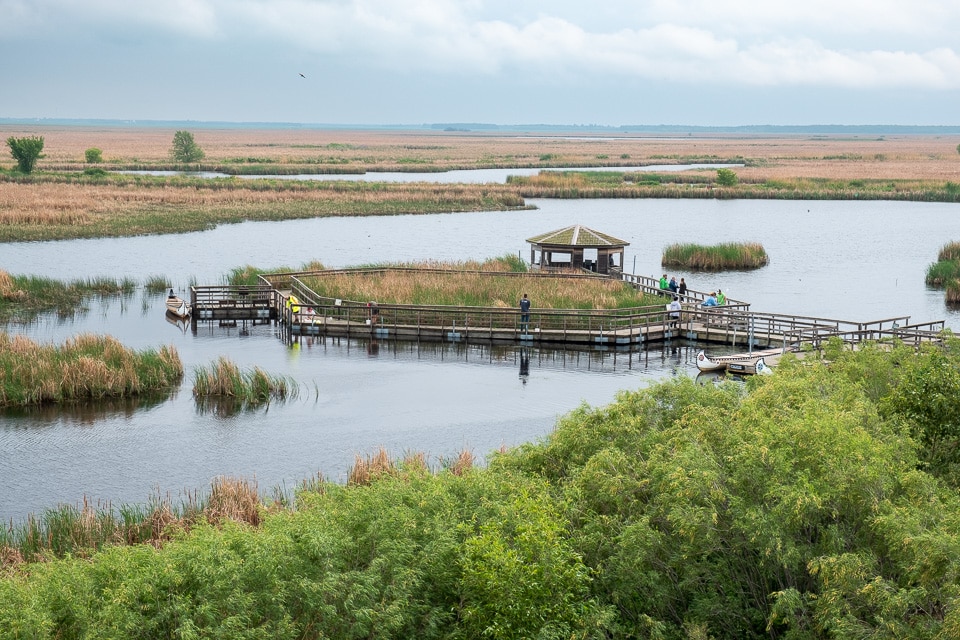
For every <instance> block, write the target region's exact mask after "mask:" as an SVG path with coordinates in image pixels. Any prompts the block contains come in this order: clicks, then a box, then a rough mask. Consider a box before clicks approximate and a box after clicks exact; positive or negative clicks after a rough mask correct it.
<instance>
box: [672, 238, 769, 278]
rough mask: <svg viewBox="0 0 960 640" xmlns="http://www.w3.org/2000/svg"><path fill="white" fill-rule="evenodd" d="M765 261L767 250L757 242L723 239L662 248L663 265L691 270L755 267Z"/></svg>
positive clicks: (762, 264) (767, 260) (729, 269)
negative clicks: (707, 242)
mask: <svg viewBox="0 0 960 640" xmlns="http://www.w3.org/2000/svg"><path fill="white" fill-rule="evenodd" d="M767 262H769V258H767V252H766V250H764V248H763V245H761V244H759V243H756V242H752V243H743V242H725V243H722V244H718V245H712V246H706V245H700V244H689V243H688V244H672V245H670V246H668V247H667V248H665V249H664V250H663V258H662V259H661V263H662V265H663V266H664V267H674V268H682V269H691V270H694V271H731V270H737V269H758V268H760V267H762V266H764V265H766V264H767Z"/></svg>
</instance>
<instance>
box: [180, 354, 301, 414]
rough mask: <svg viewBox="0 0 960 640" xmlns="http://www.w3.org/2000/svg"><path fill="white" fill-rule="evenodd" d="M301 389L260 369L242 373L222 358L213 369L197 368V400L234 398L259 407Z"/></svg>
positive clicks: (194, 389)
mask: <svg viewBox="0 0 960 640" xmlns="http://www.w3.org/2000/svg"><path fill="white" fill-rule="evenodd" d="M297 390H298V386H297V385H296V384H294V383H292V382H291V381H290V380H289V379H288V378H286V377H284V376H272V375H270V374H268V373H266V372H265V371H263V370H262V369H260V368H259V367H254V368H252V369H249V370H246V371H242V370H241V369H240V368H239V367H238V366H237V365H236V364H234V363H233V362H232V361H231V360H230V359H229V358H227V357H225V356H221V357H220V358H219V359H218V360H217V361H216V363H214V364H213V365H212V366H210V367H209V368H208V367H204V366H200V367H197V368H196V370H195V373H194V382H193V395H194V397H195V398H198V399H204V398H230V399H234V400H236V401H238V402H240V403H242V404H243V405H244V406H248V407H256V406H260V405H263V404H266V403H268V402H270V401H271V400H284V399H286V398H288V397H291V396H295V395H296V393H297Z"/></svg>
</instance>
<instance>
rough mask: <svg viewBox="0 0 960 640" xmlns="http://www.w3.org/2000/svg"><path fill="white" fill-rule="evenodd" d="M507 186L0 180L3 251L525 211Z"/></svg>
mask: <svg viewBox="0 0 960 640" xmlns="http://www.w3.org/2000/svg"><path fill="white" fill-rule="evenodd" d="M524 207H525V204H524V201H523V198H522V197H521V196H519V195H518V194H517V193H516V190H515V189H514V188H512V187H508V186H507V185H442V184H441V185H436V184H430V183H406V184H397V183H375V182H359V181H358V182H351V183H345V182H336V181H333V182H327V181H290V180H269V179H265V180H257V181H252V180H222V179H219V180H218V179H212V180H211V179H204V178H180V177H172V178H164V177H160V178H157V177H154V176H111V179H110V180H109V181H106V182H105V181H103V180H101V181H99V182H96V183H90V182H79V181H76V180H75V179H70V178H69V177H63V178H60V179H58V178H57V177H56V176H46V177H44V176H38V177H36V178H35V179H34V180H32V181H30V182H24V183H19V182H11V181H10V180H9V178H7V179H4V177H3V176H2V175H0V241H30V240H55V239H66V238H91V237H120V236H130V235H142V234H156V233H185V232H189V231H200V230H205V229H209V228H210V227H212V226H215V225H217V224H224V223H235V222H244V221H248V220H288V219H301V218H318V217H329V216H369V215H398V214H428V213H450V212H461V211H492V210H498V211H503V210H511V209H519V208H524Z"/></svg>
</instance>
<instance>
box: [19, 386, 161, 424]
mask: <svg viewBox="0 0 960 640" xmlns="http://www.w3.org/2000/svg"><path fill="white" fill-rule="evenodd" d="M178 394H179V389H170V390H167V391H161V392H155V393H148V394H143V395H140V396H137V397H134V398H108V399H105V400H99V401H96V402H93V401H91V402H71V403H64V404H59V405H49V404H48V405H43V406H39V407H36V406H33V407H15V408H8V409H3V410H0V425H2V427H0V428H6V427H7V426H11V427H15V428H16V427H21V428H35V427H52V426H56V425H64V426H71V425H72V426H83V427H89V426H95V425H96V424H97V423H98V422H101V421H104V420H115V419H131V418H134V417H136V416H137V415H138V412H142V411H146V410H149V409H151V408H153V407H156V406H158V405H160V404H161V403H163V402H167V401H169V400H172V399H174V398H176V397H177V395H178Z"/></svg>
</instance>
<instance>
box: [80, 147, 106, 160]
mask: <svg viewBox="0 0 960 640" xmlns="http://www.w3.org/2000/svg"><path fill="white" fill-rule="evenodd" d="M83 155H84V156H85V157H86V158H87V164H97V163H100V162H103V151H101V150H100V149H97V148H96V147H90V148H89V149H87V150H86V151H84V152H83Z"/></svg>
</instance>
